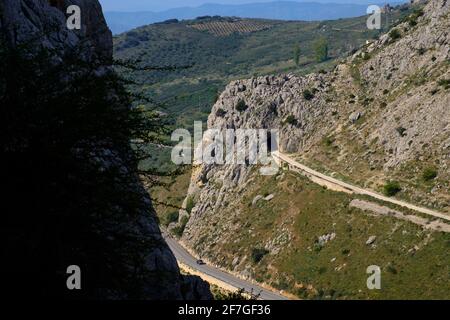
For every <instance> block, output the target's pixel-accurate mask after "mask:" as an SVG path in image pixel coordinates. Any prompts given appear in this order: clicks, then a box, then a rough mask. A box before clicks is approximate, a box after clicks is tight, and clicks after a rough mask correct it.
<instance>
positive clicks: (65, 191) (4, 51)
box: [0, 0, 212, 299]
mask: <svg viewBox="0 0 450 320" xmlns="http://www.w3.org/2000/svg"><path fill="white" fill-rule="evenodd" d="M73 4H74V5H78V6H79V7H80V8H81V17H82V25H81V29H80V30H74V31H71V30H68V29H67V27H66V19H67V17H66V13H65V11H66V8H67V7H68V6H69V5H73ZM0 36H1V37H0V41H1V42H0V53H1V55H2V61H1V67H0V104H1V105H2V120H1V122H2V124H1V127H2V137H4V138H6V137H8V138H6V139H4V138H2V149H1V152H2V159H4V160H5V161H6V164H5V166H3V167H2V170H1V177H2V181H3V183H4V186H5V187H6V191H5V192H4V194H3V197H4V199H5V200H4V201H2V205H1V208H2V209H1V211H2V215H3V219H4V221H3V223H2V226H1V234H2V235H1V248H2V249H1V253H2V274H3V275H4V277H5V279H6V280H5V286H4V288H3V289H4V292H5V294H7V295H9V296H15V295H17V296H20V297H23V295H24V293H25V292H26V293H27V295H28V296H32V297H33V299H35V298H39V297H56V298H69V299H70V298H83V299H84V298H89V299H92V298H95V299H111V298H112V299H210V298H211V297H212V296H211V294H210V292H209V286H208V284H206V283H205V282H203V281H201V280H200V279H199V278H196V277H186V276H182V275H181V274H180V270H179V269H178V265H177V262H176V260H175V258H174V256H173V254H172V252H171V251H170V250H169V248H168V247H167V245H166V243H165V241H164V239H163V237H162V235H161V232H160V229H159V226H158V222H157V219H156V216H155V212H154V210H153V207H152V203H151V201H150V198H149V196H148V194H147V193H146V191H145V190H144V188H143V187H142V185H141V182H140V179H139V177H138V175H137V170H136V168H137V164H136V160H135V158H134V156H133V152H132V150H131V149H130V147H129V139H130V136H129V132H130V128H129V127H127V125H128V122H129V121H131V120H130V118H129V117H130V115H129V114H130V112H129V109H128V108H129V102H130V101H128V100H127V99H126V98H124V97H126V95H125V93H124V91H123V89H122V87H121V86H120V82H117V81H116V80H114V79H116V78H115V74H114V73H113V71H112V69H111V66H110V63H111V62H112V36H111V32H110V31H109V29H108V27H107V26H106V23H105V20H104V18H103V14H102V10H101V7H100V4H99V3H98V1H93V0H51V1H47V0H19V1H18V0H2V1H0ZM74 264H75V265H78V266H80V268H81V272H82V273H81V274H82V289H81V290H79V291H77V290H74V291H69V290H67V287H66V278H67V277H68V275H67V274H66V269H67V267H68V266H69V265H74Z"/></svg>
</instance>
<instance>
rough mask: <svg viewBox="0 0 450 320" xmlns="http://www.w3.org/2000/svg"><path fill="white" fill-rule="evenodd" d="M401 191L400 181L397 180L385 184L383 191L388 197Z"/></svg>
mask: <svg viewBox="0 0 450 320" xmlns="http://www.w3.org/2000/svg"><path fill="white" fill-rule="evenodd" d="M400 191H402V188H401V186H400V183H398V182H397V181H389V182H387V183H386V184H385V185H384V188H383V193H384V194H385V195H386V196H388V197H392V196H395V195H396V194H397V193H399V192H400Z"/></svg>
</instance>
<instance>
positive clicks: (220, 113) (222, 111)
mask: <svg viewBox="0 0 450 320" xmlns="http://www.w3.org/2000/svg"><path fill="white" fill-rule="evenodd" d="M226 114H227V112H226V111H225V110H223V109H222V108H219V109H217V111H216V117H219V118H223V117H224V116H225V115H226Z"/></svg>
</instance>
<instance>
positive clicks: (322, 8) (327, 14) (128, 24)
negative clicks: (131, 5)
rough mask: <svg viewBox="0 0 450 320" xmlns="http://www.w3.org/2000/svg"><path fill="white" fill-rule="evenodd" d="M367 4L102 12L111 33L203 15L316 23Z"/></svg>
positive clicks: (362, 12) (355, 13)
mask: <svg viewBox="0 0 450 320" xmlns="http://www.w3.org/2000/svg"><path fill="white" fill-rule="evenodd" d="M366 11H367V5H365V4H348V3H333V0H330V1H329V3H317V2H314V1H310V2H292V1H280V2H268V3H250V4H242V5H223V4H204V5H201V6H199V7H182V8H176V9H170V10H167V11H162V12H108V11H107V12H105V16H106V20H107V22H108V25H109V27H110V28H111V30H112V31H113V33H114V34H118V33H122V32H125V31H128V30H131V29H133V28H136V27H139V26H143V25H147V24H151V23H155V22H162V21H165V20H169V19H179V20H183V19H194V18H196V17H199V16H205V15H210V16H214V15H220V16H228V17H230V16H236V17H241V18H261V19H273V20H302V21H319V20H332V19H339V18H350V17H358V16H363V15H366Z"/></svg>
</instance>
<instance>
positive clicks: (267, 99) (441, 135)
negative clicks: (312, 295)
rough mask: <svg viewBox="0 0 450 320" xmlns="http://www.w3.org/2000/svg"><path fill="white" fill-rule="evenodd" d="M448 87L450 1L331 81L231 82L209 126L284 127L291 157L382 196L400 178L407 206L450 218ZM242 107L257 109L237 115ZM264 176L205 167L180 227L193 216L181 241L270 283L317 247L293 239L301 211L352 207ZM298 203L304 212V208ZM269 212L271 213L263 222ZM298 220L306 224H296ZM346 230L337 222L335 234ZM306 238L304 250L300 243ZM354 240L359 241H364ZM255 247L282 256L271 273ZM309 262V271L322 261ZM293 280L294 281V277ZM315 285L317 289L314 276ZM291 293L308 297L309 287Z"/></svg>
mask: <svg viewBox="0 0 450 320" xmlns="http://www.w3.org/2000/svg"><path fill="white" fill-rule="evenodd" d="M449 81H450V2H448V1H446V0H432V1H429V2H428V3H427V4H426V5H425V6H424V7H423V4H420V5H417V6H415V7H414V11H413V13H412V14H411V15H410V16H408V18H407V19H405V20H403V21H398V23H397V24H396V26H395V27H394V28H393V29H392V30H391V31H390V32H389V33H388V34H385V35H383V36H381V37H380V38H379V39H378V40H376V41H371V42H368V44H367V45H365V46H364V47H363V48H361V49H360V50H359V51H357V52H356V53H355V54H354V55H353V56H351V57H349V58H348V59H346V60H345V61H342V62H341V63H340V64H339V65H337V66H336V67H335V69H334V70H333V71H330V72H325V71H324V72H321V73H318V74H310V75H307V76H304V77H298V76H294V75H291V74H287V75H281V76H280V75H276V76H266V77H257V78H252V79H247V80H239V81H235V82H232V83H230V84H229V85H228V86H227V88H226V89H225V91H224V92H223V93H222V94H221V95H220V98H219V99H218V101H217V103H216V104H215V105H214V107H213V110H212V112H211V115H210V116H209V119H208V128H221V129H225V128H255V129H258V128H266V129H279V130H280V149H281V151H283V152H286V153H292V154H294V157H296V158H297V159H299V160H300V161H301V162H303V163H305V164H307V165H309V166H311V167H313V168H316V169H318V170H319V171H322V172H325V173H328V174H330V175H333V176H337V177H339V178H341V179H346V180H347V181H352V182H353V183H355V184H359V185H361V186H364V187H365V188H369V189H373V190H376V191H379V192H382V188H383V185H384V184H385V183H386V182H387V181H389V180H395V181H398V182H399V184H400V186H401V191H400V193H399V194H397V196H398V197H401V198H403V199H406V200H408V201H410V202H413V203H417V204H420V205H422V206H428V207H430V208H433V209H435V210H440V211H443V212H447V213H450V206H449V203H450V192H449V190H450V184H449V181H450V170H449V167H450V108H449V106H450V91H449V88H450V86H449ZM242 101H243V102H244V103H245V105H246V106H247V108H236V106H238V104H242ZM243 109H245V110H243ZM427 171H428V172H430V171H432V172H433V173H434V174H433V177H432V179H429V178H427V177H426V175H425V174H424V172H427ZM257 172H258V171H257V170H255V168H254V166H246V165H225V166H221V165H201V166H197V167H196V168H195V169H194V173H193V176H192V180H191V185H190V188H189V194H188V197H187V199H186V201H185V204H186V203H187V202H188V201H189V202H190V203H191V204H192V203H194V206H193V208H192V209H190V208H189V211H190V212H187V211H186V210H182V211H181V215H180V216H181V217H182V218H181V220H180V221H183V220H184V221H186V219H185V218H183V216H187V217H189V219H188V222H187V224H186V226H185V229H184V233H183V236H182V240H183V241H184V243H185V244H186V245H187V246H189V247H191V248H193V249H195V250H196V251H197V252H198V254H199V255H200V256H202V257H205V259H210V260H211V261H212V262H213V263H216V264H218V265H221V266H223V267H226V268H228V269H230V270H234V271H236V272H239V273H240V274H241V275H242V276H246V277H253V278H255V277H257V278H258V277H259V278H261V277H262V275H261V274H259V273H258V272H263V273H266V272H267V273H270V274H272V275H273V274H276V275H277V278H278V279H279V277H280V275H283V274H285V273H283V271H284V272H286V261H284V262H282V261H280V262H279V264H278V266H277V267H275V266H274V265H276V263H271V261H272V262H274V261H277V257H278V256H277V255H278V254H279V253H280V252H281V254H283V252H284V256H283V255H281V256H282V257H284V259H287V260H289V258H290V257H292V255H296V254H297V253H298V252H301V250H299V248H300V247H301V246H303V245H304V244H305V243H307V242H308V239H305V238H303V237H302V233H298V229H296V230H297V231H294V230H293V229H292V228H293V227H294V226H295V225H296V224H295V221H299V220H300V219H302V218H301V216H302V212H303V214H305V213H304V211H303V210H305V208H304V206H306V204H308V203H309V204H310V205H315V206H317V207H321V206H322V205H325V203H328V202H330V203H333V201H336V203H334V204H333V206H334V208H328V207H327V209H317V210H318V211H317V212H316V213H317V216H320V215H321V214H326V213H327V211H326V210H331V211H333V210H334V211H340V210H341V206H342V205H343V204H342V203H341V202H340V200H339V201H338V200H336V199H335V197H336V196H337V195H335V194H334V193H331V194H329V195H328V196H329V197H330V198H329V199H326V198H324V197H323V195H320V198H319V199H320V200H318V201H320V202H321V203H316V204H313V203H312V202H311V201H312V200H311V199H312V198H313V195H312V191H310V192H309V193H308V195H307V196H306V195H302V191H301V190H303V191H305V188H306V189H308V190H309V188H310V187H308V185H309V184H308V183H303V185H300V186H298V192H297V193H293V194H291V193H289V192H288V190H289V188H290V187H292V185H293V184H295V185H296V183H294V182H292V179H291V178H289V179H290V180H289V179H288V178H286V177H285V174H281V175H278V176H277V177H276V178H275V177H274V178H273V179H272V180H270V182H267V181H266V182H264V181H265V180H264V179H263V178H261V177H258V174H257ZM285 179H288V180H289V182H286V181H285ZM430 180H431V181H430ZM267 184H269V185H270V186H271V187H268V186H267ZM322 193H323V192H322ZM268 195H269V196H270V195H272V197H270V198H273V196H274V195H275V200H276V199H277V198H283V199H284V202H281V203H280V202H279V201H278V202H276V203H278V209H277V208H276V205H275V204H273V203H274V201H275V200H271V199H270V198H268V200H264V199H263V198H264V197H265V196H268ZM286 195H290V196H289V197H288V198H285V196H286ZM255 196H256V197H255ZM316 196H317V197H319V195H315V197H316ZM292 197H293V198H292ZM302 197H305V198H302ZM296 198H299V199H301V201H300V200H299V201H300V203H301V204H297V205H294V202H295V201H296ZM341 200H342V199H341ZM280 201H281V200H280ZM342 201H343V203H344V204H345V203H346V200H342ZM261 206H262V207H261ZM274 206H275V207H274ZM191 207H192V206H191ZM260 207H261V208H260ZM263 208H264V210H266V211H262V212H263V213H260V211H261V210H263ZM344 208H345V205H344ZM267 210H269V211H270V213H267V212H268V211H267ZM280 210H281V211H280ZM321 210H323V211H321ZM345 210H347V209H345ZM345 210H344V211H345ZM297 211H298V212H299V213H298V216H297V215H296V214H294V212H297ZM345 212H347V213H349V212H351V210H350V211H348V210H347V211H345ZM345 214H346V213H344V216H345ZM246 215H250V216H251V217H250V218H248V219H247V217H246ZM286 215H287V217H286ZM313 219H317V218H313ZM335 219H336V220H337V219H339V218H338V217H334V216H330V217H329V220H328V221H335ZM355 219H356V218H355ZM260 220H261V221H263V222H264V223H267V224H266V225H262V226H260V228H262V229H263V230H266V231H265V232H262V233H258V232H257V231H256V230H258V221H260ZM273 220H275V221H277V222H274V221H273ZM268 221H269V222H268ZM270 221H271V222H270ZM369 221H372V220H366V221H365V222H361V223H362V224H366V226H365V227H363V230H367V228H368V229H370V228H371V227H370V226H373V225H374V224H376V223H377V222H374V221H372V222H370V223H369ZM263 222H261V223H263ZM385 222H386V223H388V222H387V221H385ZM304 223H305V224H304V225H303V227H302V228H300V227H299V228H300V229H301V230H304V231H303V232H307V231H306V230H305V228H306V229H308V227H307V226H308V222H307V221H306V222H304ZM391 223H394V222H391ZM355 224H356V223H355ZM336 225H338V222H335V223H334V224H333V228H335V226H336ZM264 226H265V227H264ZM327 226H328V227H330V228H331V226H330V225H329V224H328V223H327V222H325V223H324V224H323V225H321V226H320V227H319V226H317V228H321V229H325V230H323V232H324V233H326V232H325V231H326V229H327ZM311 228H312V227H311ZM333 228H331V229H333ZM348 228H351V226H348ZM296 232H297V233H296ZM316 232H317V231H316ZM361 232H362V231H361ZM405 232H406V231H405ZM330 234H333V233H330ZM362 234H365V233H364V232H362ZM316 236H317V237H319V236H322V238H323V235H321V234H316ZM339 236H340V235H338V237H339ZM367 236H368V235H367ZM296 238H297V239H298V241H299V243H300V244H298V246H299V247H295V245H294V244H292V242H293V239H296ZM319 238H320V237H319ZM242 239H247V240H242ZM258 239H259V241H258ZM320 239H321V238H320ZM341 239H342V238H341ZM243 241H246V242H245V243H241V242H243ZM348 241H349V242H351V243H354V241H355V239H353V240H352V239H348ZM251 243H252V244H253V246H254V248H253V254H254V253H255V252H256V253H258V252H260V253H261V252H263V254H262V256H264V254H266V253H270V254H271V255H274V257H272V259H273V260H268V261H267V265H266V267H267V269H258V267H257V266H258V261H259V258H258V259H254V260H253V263H252V262H251V259H250V256H251V254H252V253H251V252H252V249H251V248H247V249H244V247H245V246H250V244H251ZM354 245H355V246H357V244H354ZM405 245H406V246H408V244H405ZM313 246H314V245H313V244H311V245H310V246H309V247H308V248H306V249H305V250H306V252H308V251H309V250H312V249H311V248H313ZM258 248H259V249H258ZM255 250H256V251H255ZM257 250H263V251H257ZM264 250H265V251H264ZM292 250H295V251H294V252H295V253H293V252H292ZM337 250H342V248H341V249H337ZM380 250H381V249H380ZM288 252H290V253H289V254H288ZM280 259H281V258H280ZM311 259H313V260H308V261H310V262H311V261H315V259H317V258H316V257H314V258H311ZM335 260H336V258H333V259H332V261H335ZM311 263H312V262H311ZM347 263H348V262H347ZM347 263H345V265H347ZM255 265H256V266H255ZM280 265H281V266H280ZM298 268H301V267H297V269H294V270H298ZM311 268H312V267H311ZM318 268H319V267H318ZM320 268H325V270H326V268H328V266H326V267H325V266H320ZM340 268H342V266H341V267H340ZM340 268H339V270H340ZM336 270H337V269H336ZM339 270H338V271H339ZM336 276H338V275H336ZM299 277H304V275H301V276H299ZM287 278H288V279H289V281H291V282H292V281H294V280H293V279H292V274H291V275H288V276H287ZM269 279H270V280H267V279H264V280H265V281H268V282H271V281H272V282H273V283H278V282H277V281H275V280H274V278H273V277H272V278H270V276H269ZM260 281H263V280H262V279H260ZM286 281H287V280H286ZM286 281H284V282H283V283H286ZM297 281H298V280H297ZM349 281H350V280H349ZM306 283H307V284H311V283H314V280H313V279H311V278H309V279H308V280H307V281H306ZM278 284H279V283H278ZM283 286H284V285H283ZM293 286H295V288H297V289H298V288H303V287H302V286H303V284H299V283H295V285H293ZM297 289H295V290H297Z"/></svg>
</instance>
